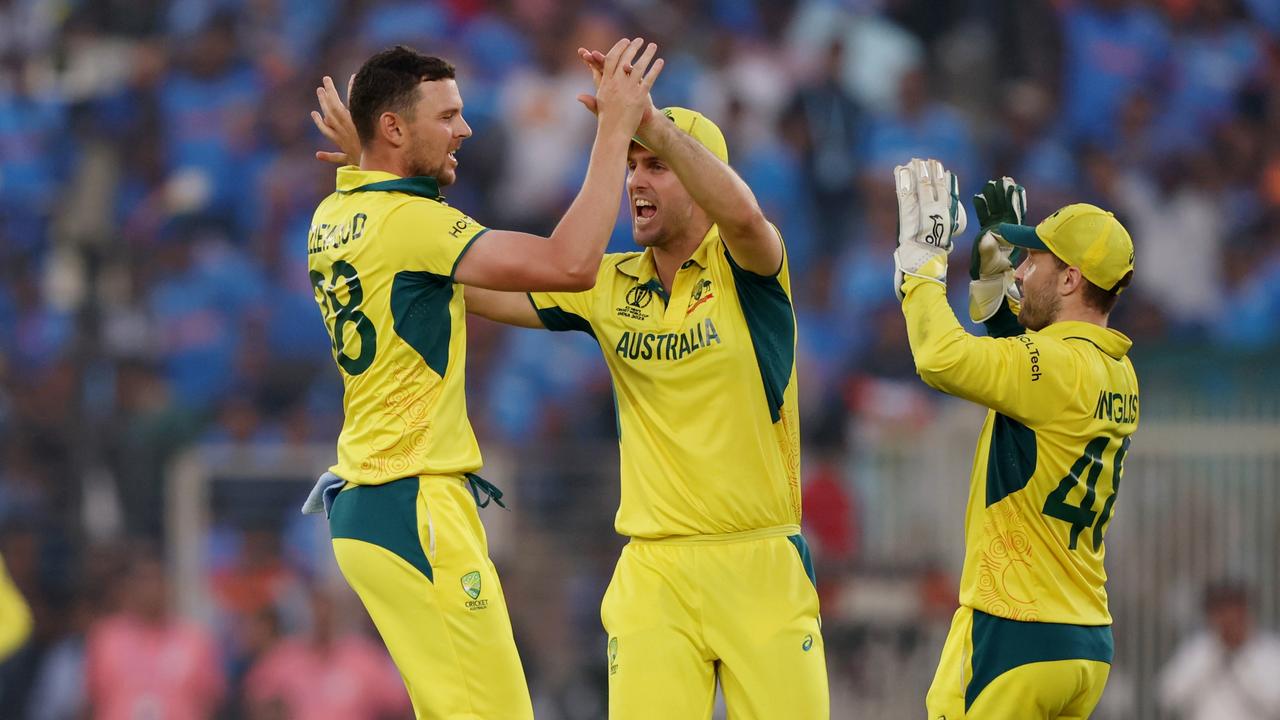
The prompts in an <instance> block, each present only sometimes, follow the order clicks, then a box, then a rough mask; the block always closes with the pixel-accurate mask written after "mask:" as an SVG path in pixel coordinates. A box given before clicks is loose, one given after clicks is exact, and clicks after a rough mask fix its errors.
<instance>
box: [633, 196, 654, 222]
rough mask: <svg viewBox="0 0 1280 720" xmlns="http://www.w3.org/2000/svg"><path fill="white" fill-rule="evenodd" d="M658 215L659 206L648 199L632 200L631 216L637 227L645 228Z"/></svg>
mask: <svg viewBox="0 0 1280 720" xmlns="http://www.w3.org/2000/svg"><path fill="white" fill-rule="evenodd" d="M657 214H658V206H657V205H656V204H654V202H653V201H652V200H650V199H648V198H643V197H636V198H632V200H631V216H632V217H633V218H634V219H635V223H636V226H638V227H639V226H644V225H647V224H648V223H649V221H650V220H652V219H653V217H654V216H655V215H657Z"/></svg>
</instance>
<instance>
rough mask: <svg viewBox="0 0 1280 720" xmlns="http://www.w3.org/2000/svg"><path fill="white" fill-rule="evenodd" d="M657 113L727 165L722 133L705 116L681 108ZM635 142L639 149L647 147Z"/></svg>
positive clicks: (637, 140) (727, 159)
mask: <svg viewBox="0 0 1280 720" xmlns="http://www.w3.org/2000/svg"><path fill="white" fill-rule="evenodd" d="M658 112H660V113H662V114H663V115H666V116H667V119H668V120H671V121H672V122H674V123H675V124H676V127H678V128H680V129H681V130H683V131H684V132H686V133H688V134H689V135H692V136H693V139H694V140H697V141H698V142H700V143H702V146H703V147H705V148H706V149H708V150H710V151H711V154H712V155H715V156H716V157H718V158H720V161H721V162H723V163H725V164H728V162H729V146H728V145H726V144H725V141H724V133H722V132H720V128H718V127H716V124H715V123H713V122H711V121H710V120H708V119H707V116H706V115H703V114H702V113H700V112H698V111H697V110H690V109H689V108H682V107H675V106H672V107H667V108H663V109H661V110H659V111H658ZM635 141H636V142H637V143H639V144H640V146H641V147H646V148H647V147H648V146H646V145H645V144H644V143H642V142H640V140H639V138H636V139H635Z"/></svg>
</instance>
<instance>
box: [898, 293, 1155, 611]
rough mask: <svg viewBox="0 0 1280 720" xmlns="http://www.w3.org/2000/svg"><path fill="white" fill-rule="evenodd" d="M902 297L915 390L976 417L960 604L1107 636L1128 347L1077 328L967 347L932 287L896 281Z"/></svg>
mask: <svg viewBox="0 0 1280 720" xmlns="http://www.w3.org/2000/svg"><path fill="white" fill-rule="evenodd" d="M904 289H905V290H906V298H905V300H904V301H903V305H902V309H903V313H904V314H905V316H906V319H907V332H908V336H909V339H910V343H911V349H912V352H913V354H914V355H915V358H916V364H917V368H918V369H919V370H920V373H921V377H922V378H923V379H924V381H925V382H926V383H928V384H929V385H931V386H932V387H934V388H936V389H938V390H941V391H943V392H945V393H949V394H951V395H955V396H957V397H961V398H964V399H966V400H970V401H973V402H975V403H978V404H980V405H984V406H986V407H988V408H990V412H989V413H988V415H987V419H986V422H985V423H984V424H983V428H982V433H981V435H980V436H979V439H978V447H977V452H976V453H975V454H974V459H973V466H972V472H971V476H970V486H969V500H968V507H967V509H966V515H965V562H964V571H963V574H962V576H961V581H960V604H961V605H963V606H965V607H970V608H974V609H977V610H982V611H983V612H986V613H989V614H991V615H995V616H998V617H1002V618H1009V619H1012V620H1021V621H1038V622H1049V623H1071V624H1078V625H1109V624H1110V623H1111V613H1110V611H1109V610H1108V608H1107V593H1106V588H1105V586H1104V585H1105V582H1106V571H1105V569H1104V568H1103V558H1104V555H1105V547H1104V544H1103V541H1102V539H1103V535H1104V533H1105V530H1106V528H1107V526H1108V525H1109V523H1110V520H1111V518H1112V517H1113V516H1114V513H1115V511H1116V507H1115V500H1116V497H1117V496H1116V491H1117V490H1118V489H1119V486H1120V481H1121V477H1122V472H1123V459H1124V454H1125V453H1126V452H1127V449H1128V446H1129V438H1130V436H1131V435H1132V434H1133V433H1134V431H1135V430H1136V429H1137V422H1138V381H1137V378H1136V376H1135V374H1134V370H1133V364H1132V363H1131V362H1130V361H1129V359H1128V357H1127V356H1126V353H1127V352H1128V350H1129V347H1130V345H1131V342H1130V340H1129V339H1128V338H1126V337H1125V336H1124V335H1122V334H1121V333H1119V332H1116V331H1115V330H1109V329H1105V328H1102V327H1099V326H1097V325H1093V324H1089V323H1083V322H1061V323H1055V324H1053V325H1050V326H1048V327H1046V328H1045V329H1044V330H1042V331H1040V332H1028V333H1025V334H1023V335H1019V336H1016V337H1010V338H989V337H974V336H972V335H969V334H968V333H966V332H965V331H964V330H963V328H961V327H960V325H959V323H958V322H957V321H956V318H955V315H954V313H953V312H952V310H951V308H950V306H949V305H948V304H947V300H946V296H945V291H944V289H943V287H942V286H940V285H938V284H937V283H932V282H925V281H921V280H916V279H911V278H909V279H908V280H907V281H906V283H905V284H904Z"/></svg>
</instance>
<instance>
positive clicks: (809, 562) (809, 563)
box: [787, 534, 818, 587]
mask: <svg viewBox="0 0 1280 720" xmlns="http://www.w3.org/2000/svg"><path fill="white" fill-rule="evenodd" d="M787 539H788V540H790V541H791V544H792V545H795V546H796V552H798V553H800V562H802V563H804V574H805V575H808V576H809V582H811V583H813V586H814V587H817V586H818V575H817V573H815V572H814V571H813V557H812V556H811V555H809V543H807V542H805V541H804V536H803V535H798V534H797V535H788V536H787Z"/></svg>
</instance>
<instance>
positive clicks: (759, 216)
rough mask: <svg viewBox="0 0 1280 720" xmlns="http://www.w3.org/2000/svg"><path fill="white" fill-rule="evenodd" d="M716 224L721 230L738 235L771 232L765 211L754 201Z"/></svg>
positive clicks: (746, 203)
mask: <svg viewBox="0 0 1280 720" xmlns="http://www.w3.org/2000/svg"><path fill="white" fill-rule="evenodd" d="M716 224H717V225H719V226H720V229H721V230H724V231H727V232H729V233H731V234H736V235H748V234H751V233H755V232H761V233H763V232H765V231H766V230H768V231H770V232H771V229H770V226H769V219H768V218H766V217H765V216H764V211H763V210H761V209H760V205H759V203H757V202H755V200H754V199H751V200H748V201H746V202H743V203H742V204H741V205H740V206H739V207H737V208H734V211H733V212H732V213H729V214H728V215H727V216H726V217H724V218H720V219H717V220H716Z"/></svg>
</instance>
